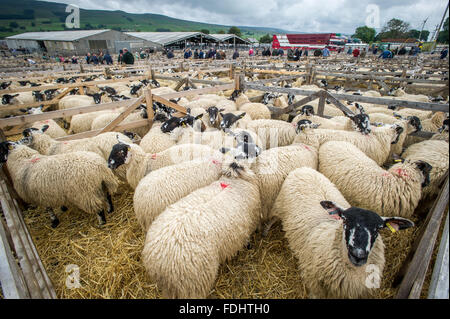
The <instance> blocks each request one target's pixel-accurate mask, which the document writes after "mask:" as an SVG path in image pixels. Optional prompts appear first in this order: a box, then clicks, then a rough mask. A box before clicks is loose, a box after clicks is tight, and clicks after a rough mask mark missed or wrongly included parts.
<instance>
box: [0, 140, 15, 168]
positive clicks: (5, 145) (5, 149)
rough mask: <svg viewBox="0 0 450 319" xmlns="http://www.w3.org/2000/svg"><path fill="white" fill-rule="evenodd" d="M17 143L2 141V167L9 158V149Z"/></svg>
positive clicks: (0, 150)
mask: <svg viewBox="0 0 450 319" xmlns="http://www.w3.org/2000/svg"><path fill="white" fill-rule="evenodd" d="M14 146H15V144H14V143H13V142H10V141H4V142H1V143H0V167H1V166H2V165H3V164H4V163H6V161H7V160H8V154H9V151H10V150H12V149H13V148H14Z"/></svg>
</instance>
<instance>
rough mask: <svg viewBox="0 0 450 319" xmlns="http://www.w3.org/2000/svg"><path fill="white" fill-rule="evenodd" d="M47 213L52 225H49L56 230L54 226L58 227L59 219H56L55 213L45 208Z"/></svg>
mask: <svg viewBox="0 0 450 319" xmlns="http://www.w3.org/2000/svg"><path fill="white" fill-rule="evenodd" d="M47 212H48V213H49V215H50V220H51V221H52V225H51V226H52V228H56V226H58V225H59V219H58V217H56V215H55V212H54V211H53V209H52V208H50V207H47Z"/></svg>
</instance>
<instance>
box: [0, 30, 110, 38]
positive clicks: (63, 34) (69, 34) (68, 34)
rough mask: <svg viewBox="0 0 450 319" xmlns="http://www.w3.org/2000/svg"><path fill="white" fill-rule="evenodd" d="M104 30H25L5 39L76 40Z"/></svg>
mask: <svg viewBox="0 0 450 319" xmlns="http://www.w3.org/2000/svg"><path fill="white" fill-rule="evenodd" d="M106 31H110V30H109V29H106V30H77V31H48V32H26V33H21V34H16V35H13V36H10V37H7V38H6V39H11V40H36V41H76V40H79V39H82V38H86V37H90V36H93V35H96V34H100V33H103V32H106Z"/></svg>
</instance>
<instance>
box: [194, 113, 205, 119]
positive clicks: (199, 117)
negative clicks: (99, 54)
mask: <svg viewBox="0 0 450 319" xmlns="http://www.w3.org/2000/svg"><path fill="white" fill-rule="evenodd" d="M202 117H203V113H202V114H199V115H197V116H196V117H195V119H196V120H199V119H201V118H202Z"/></svg>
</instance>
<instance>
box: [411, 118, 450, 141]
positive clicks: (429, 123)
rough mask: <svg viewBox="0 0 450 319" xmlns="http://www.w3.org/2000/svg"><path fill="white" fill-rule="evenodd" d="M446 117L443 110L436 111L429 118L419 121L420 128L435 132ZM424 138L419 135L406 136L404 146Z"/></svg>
mask: <svg viewBox="0 0 450 319" xmlns="http://www.w3.org/2000/svg"><path fill="white" fill-rule="evenodd" d="M446 118H447V115H446V114H445V113H444V112H436V113H434V114H433V116H432V117H431V118H430V119H425V120H422V121H421V124H422V130H423V131H425V132H432V133H437V132H438V131H439V129H440V128H441V127H442V123H443V122H444V120H445V119H446ZM424 140H425V139H424V138H421V137H419V136H408V137H407V138H406V141H405V146H406V147H408V146H410V145H412V144H414V143H419V142H422V141H424Z"/></svg>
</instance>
